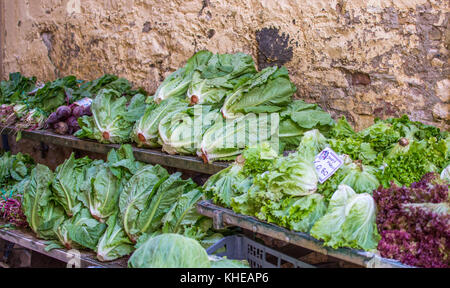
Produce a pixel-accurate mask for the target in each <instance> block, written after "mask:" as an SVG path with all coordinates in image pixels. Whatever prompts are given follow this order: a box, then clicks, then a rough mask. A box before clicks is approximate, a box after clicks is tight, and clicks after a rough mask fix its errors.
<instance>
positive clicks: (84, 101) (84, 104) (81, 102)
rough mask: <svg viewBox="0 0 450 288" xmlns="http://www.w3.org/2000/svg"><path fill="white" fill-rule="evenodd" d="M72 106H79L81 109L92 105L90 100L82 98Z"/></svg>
mask: <svg viewBox="0 0 450 288" xmlns="http://www.w3.org/2000/svg"><path fill="white" fill-rule="evenodd" d="M74 104H75V105H78V106H81V107H89V106H91V104H92V99H91V98H87V97H86V98H83V99H81V100H78V101H77V102H75V103H74Z"/></svg>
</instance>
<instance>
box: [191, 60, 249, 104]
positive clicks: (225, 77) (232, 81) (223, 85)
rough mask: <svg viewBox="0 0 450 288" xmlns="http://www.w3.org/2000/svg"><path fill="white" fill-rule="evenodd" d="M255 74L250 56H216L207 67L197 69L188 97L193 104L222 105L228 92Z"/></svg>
mask: <svg viewBox="0 0 450 288" xmlns="http://www.w3.org/2000/svg"><path fill="white" fill-rule="evenodd" d="M255 73H256V69H255V63H254V62H253V58H252V57H251V56H250V55H247V54H243V53H236V54H215V55H213V56H212V57H211V59H210V60H209V61H208V63H207V65H205V66H200V67H197V69H196V71H195V72H194V74H193V78H192V82H191V84H190V85H189V89H188V91H187V97H188V98H189V100H190V102H191V104H210V105H218V104H222V103H223V100H224V97H225V95H226V94H227V93H228V92H230V91H231V90H233V88H235V87H236V86H237V85H239V84H240V83H242V82H243V81H245V79H248V78H250V77H251V76H253V75H254V74H255Z"/></svg>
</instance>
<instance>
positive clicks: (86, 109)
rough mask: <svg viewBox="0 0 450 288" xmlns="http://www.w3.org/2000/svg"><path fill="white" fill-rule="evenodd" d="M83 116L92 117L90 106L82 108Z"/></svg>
mask: <svg viewBox="0 0 450 288" xmlns="http://www.w3.org/2000/svg"><path fill="white" fill-rule="evenodd" d="M84 115H87V116H92V111H91V106H86V107H84Z"/></svg>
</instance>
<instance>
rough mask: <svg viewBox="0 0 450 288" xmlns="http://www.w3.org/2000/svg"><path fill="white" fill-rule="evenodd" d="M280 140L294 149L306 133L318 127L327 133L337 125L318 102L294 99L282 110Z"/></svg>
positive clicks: (288, 147) (289, 148)
mask: <svg viewBox="0 0 450 288" xmlns="http://www.w3.org/2000/svg"><path fill="white" fill-rule="evenodd" d="M280 119H281V121H280V141H281V143H282V145H283V146H284V149H285V150H294V149H295V148H297V146H298V145H299V144H300V140H301V139H302V136H303V134H304V133H306V132H307V131H309V130H311V129H317V130H319V131H320V132H321V133H324V134H327V133H328V131H329V130H330V129H331V128H332V127H333V126H334V125H335V122H334V120H333V118H331V116H330V114H328V113H327V112H325V111H323V110H322V109H321V108H320V107H319V106H318V105H317V104H309V103H306V102H304V101H303V100H294V101H293V102H291V103H290V104H289V105H288V106H287V107H286V108H285V109H284V110H283V111H282V112H280Z"/></svg>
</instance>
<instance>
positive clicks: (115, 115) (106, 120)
mask: <svg viewBox="0 0 450 288" xmlns="http://www.w3.org/2000/svg"><path fill="white" fill-rule="evenodd" d="M144 103H145V96H144V95H143V94H136V95H135V96H134V97H133V98H132V99H131V100H130V101H128V99H127V98H126V97H125V96H122V94H120V92H118V91H117V90H112V89H103V90H101V91H100V92H99V93H98V95H97V97H95V99H94V101H93V102H92V105H91V111H92V117H90V116H83V117H81V118H79V119H78V124H79V125H80V127H81V130H79V131H78V132H77V133H75V136H77V137H80V138H90V139H95V140H97V141H99V142H101V143H125V142H127V141H129V139H130V134H131V131H132V129H133V125H134V123H135V122H136V121H137V120H138V119H139V118H140V117H141V116H142V114H144V111H145V104H144Z"/></svg>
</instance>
